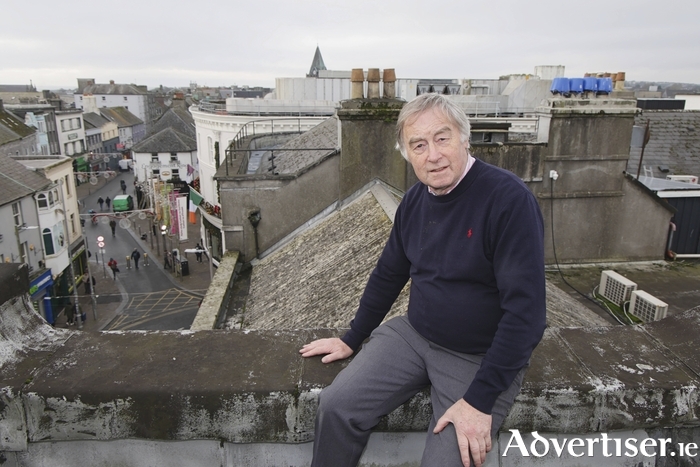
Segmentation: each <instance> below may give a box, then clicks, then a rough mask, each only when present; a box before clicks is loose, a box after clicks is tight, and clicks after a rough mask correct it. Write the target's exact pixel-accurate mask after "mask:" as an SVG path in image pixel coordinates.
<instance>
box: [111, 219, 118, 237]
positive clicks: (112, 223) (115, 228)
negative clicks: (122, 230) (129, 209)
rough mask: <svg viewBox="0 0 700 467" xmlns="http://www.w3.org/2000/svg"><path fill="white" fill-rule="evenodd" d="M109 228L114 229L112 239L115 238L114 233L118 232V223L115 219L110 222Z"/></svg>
mask: <svg viewBox="0 0 700 467" xmlns="http://www.w3.org/2000/svg"><path fill="white" fill-rule="evenodd" d="M109 227H110V228H111V229H112V237H114V232H115V231H116V230H117V221H115V220H114V219H112V220H110V221H109Z"/></svg>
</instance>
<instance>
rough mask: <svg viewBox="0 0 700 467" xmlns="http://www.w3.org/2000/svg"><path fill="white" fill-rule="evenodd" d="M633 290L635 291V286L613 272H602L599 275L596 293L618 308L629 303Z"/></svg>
mask: <svg viewBox="0 0 700 467" xmlns="http://www.w3.org/2000/svg"><path fill="white" fill-rule="evenodd" d="M633 290H637V284H636V283H635V282H632V281H631V280H629V279H627V278H626V277H624V276H621V275H620V274H618V273H616V272H615V271H610V270H607V271H603V272H602V273H601V275H600V286H599V287H598V293H599V294H600V295H602V296H603V297H605V298H606V299H608V300H610V301H611V302H613V303H615V304H616V305H618V306H622V304H623V303H625V302H626V301H629V299H630V297H631V296H632V291H633Z"/></svg>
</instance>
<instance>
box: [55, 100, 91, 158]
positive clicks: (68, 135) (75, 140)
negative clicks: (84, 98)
mask: <svg viewBox="0 0 700 467" xmlns="http://www.w3.org/2000/svg"><path fill="white" fill-rule="evenodd" d="M56 131H57V132H58V145H59V148H60V150H61V155H62V156H68V157H72V156H76V155H79V154H83V153H84V152H85V151H86V150H87V144H86V142H85V125H84V123H83V111H82V110H61V111H58V112H56Z"/></svg>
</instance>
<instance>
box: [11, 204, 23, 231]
mask: <svg viewBox="0 0 700 467" xmlns="http://www.w3.org/2000/svg"><path fill="white" fill-rule="evenodd" d="M12 217H13V218H14V220H15V227H21V226H22V224H23V223H24V222H23V221H22V208H21V206H20V205H19V203H12Z"/></svg>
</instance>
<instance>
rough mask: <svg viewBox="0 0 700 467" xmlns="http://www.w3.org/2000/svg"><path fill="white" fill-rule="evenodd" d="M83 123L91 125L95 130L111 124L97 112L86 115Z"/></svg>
mask: <svg viewBox="0 0 700 467" xmlns="http://www.w3.org/2000/svg"><path fill="white" fill-rule="evenodd" d="M83 121H84V122H86V123H89V124H90V125H92V126H93V127H94V128H102V127H103V126H104V125H105V124H107V123H109V120H107V119H106V118H104V117H103V116H102V115H100V114H97V113H95V112H88V113H84V114H83Z"/></svg>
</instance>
